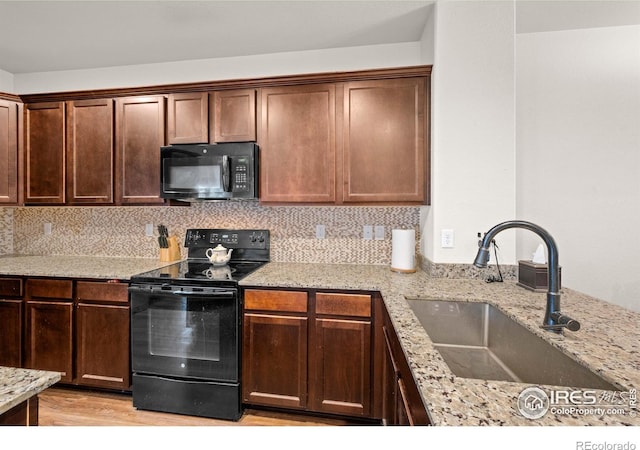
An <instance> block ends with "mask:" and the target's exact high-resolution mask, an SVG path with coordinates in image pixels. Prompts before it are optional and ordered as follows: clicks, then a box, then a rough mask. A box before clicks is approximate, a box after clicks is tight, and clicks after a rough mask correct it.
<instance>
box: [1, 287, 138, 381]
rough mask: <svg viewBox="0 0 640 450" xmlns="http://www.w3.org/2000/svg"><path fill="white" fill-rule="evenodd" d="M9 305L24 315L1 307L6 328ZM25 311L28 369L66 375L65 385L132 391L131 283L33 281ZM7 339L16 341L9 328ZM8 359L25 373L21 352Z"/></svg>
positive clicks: (23, 327) (9, 354)
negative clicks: (9, 337)
mask: <svg viewBox="0 0 640 450" xmlns="http://www.w3.org/2000/svg"><path fill="white" fill-rule="evenodd" d="M14 303H15V304H16V305H14ZM9 305H10V306H11V308H12V309H16V310H17V311H19V307H20V306H21V301H15V302H12V303H9V302H8V301H0V325H1V324H3V323H4V322H5V321H8V319H9V317H10V314H9V313H8V312H5V311H3V310H4V309H5V308H4V307H5V306H6V307H7V308H8V307H9ZM24 305H25V321H24V323H21V322H18V323H19V326H20V328H19V332H18V335H19V334H20V333H22V332H24V336H25V339H24V341H25V343H24V346H25V361H24V367H26V368H29V369H40V370H51V371H56V372H61V373H62V377H61V380H60V383H63V384H74V385H80V386H87V387H98V388H105V389H114V390H124V391H126V390H130V389H131V363H130V359H131V358H130V353H131V352H130V337H129V336H130V333H129V330H130V325H129V323H130V320H129V314H130V306H129V293H128V284H127V283H119V282H115V283H112V282H106V281H82V280H71V279H47V278H41V279H27V280H26V294H25V300H24ZM1 333H2V336H3V339H4V337H5V336H9V335H10V333H8V332H7V331H6V330H5V329H4V328H3V330H2V331H1ZM3 342H4V341H3ZM4 354H5V352H4V350H2V351H0V356H3V355H4ZM6 354H7V355H6V358H7V361H9V360H8V358H9V357H13V358H14V359H13V361H12V362H13V363H15V364H7V365H10V366H14V367H22V364H21V363H20V362H19V361H18V359H19V355H20V353H19V352H16V350H15V349H14V350H13V351H10V352H6ZM0 362H1V361H0Z"/></svg>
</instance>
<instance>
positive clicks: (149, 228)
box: [144, 223, 153, 237]
mask: <svg viewBox="0 0 640 450" xmlns="http://www.w3.org/2000/svg"><path fill="white" fill-rule="evenodd" d="M144 235H145V236H149V237H151V236H153V224H152V223H148V224H146V225H145V226H144Z"/></svg>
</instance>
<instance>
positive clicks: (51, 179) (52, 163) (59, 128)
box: [25, 102, 65, 204]
mask: <svg viewBox="0 0 640 450" xmlns="http://www.w3.org/2000/svg"><path fill="white" fill-rule="evenodd" d="M64 110H65V105H64V102H59V103H35V104H29V105H26V124H25V127H26V155H25V171H26V180H25V191H26V192H25V203H33V204H39V203H42V204H64V202H65V151H64V147H65V146H64V140H65V133H64V130H65V124H64V122H65V114H64Z"/></svg>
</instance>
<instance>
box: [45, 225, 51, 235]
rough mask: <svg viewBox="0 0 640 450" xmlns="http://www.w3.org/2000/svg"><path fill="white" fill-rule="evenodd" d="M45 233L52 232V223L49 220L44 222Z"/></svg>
mask: <svg viewBox="0 0 640 450" xmlns="http://www.w3.org/2000/svg"><path fill="white" fill-rule="evenodd" d="M44 234H51V223H50V222H47V223H45V224H44Z"/></svg>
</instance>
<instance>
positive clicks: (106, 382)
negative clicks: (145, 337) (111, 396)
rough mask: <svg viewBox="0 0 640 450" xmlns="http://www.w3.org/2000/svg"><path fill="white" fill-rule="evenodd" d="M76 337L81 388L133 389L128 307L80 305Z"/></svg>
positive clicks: (78, 379) (77, 311)
mask: <svg viewBox="0 0 640 450" xmlns="http://www.w3.org/2000/svg"><path fill="white" fill-rule="evenodd" d="M76 336H77V356H76V358H77V359H76V362H77V382H78V384H80V385H85V386H96V387H103V388H111V389H121V390H127V389H129V388H130V385H131V368H130V364H129V359H130V358H129V354H130V351H129V307H128V306H118V305H99V304H87V303H79V304H78V306H77V310H76Z"/></svg>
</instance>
